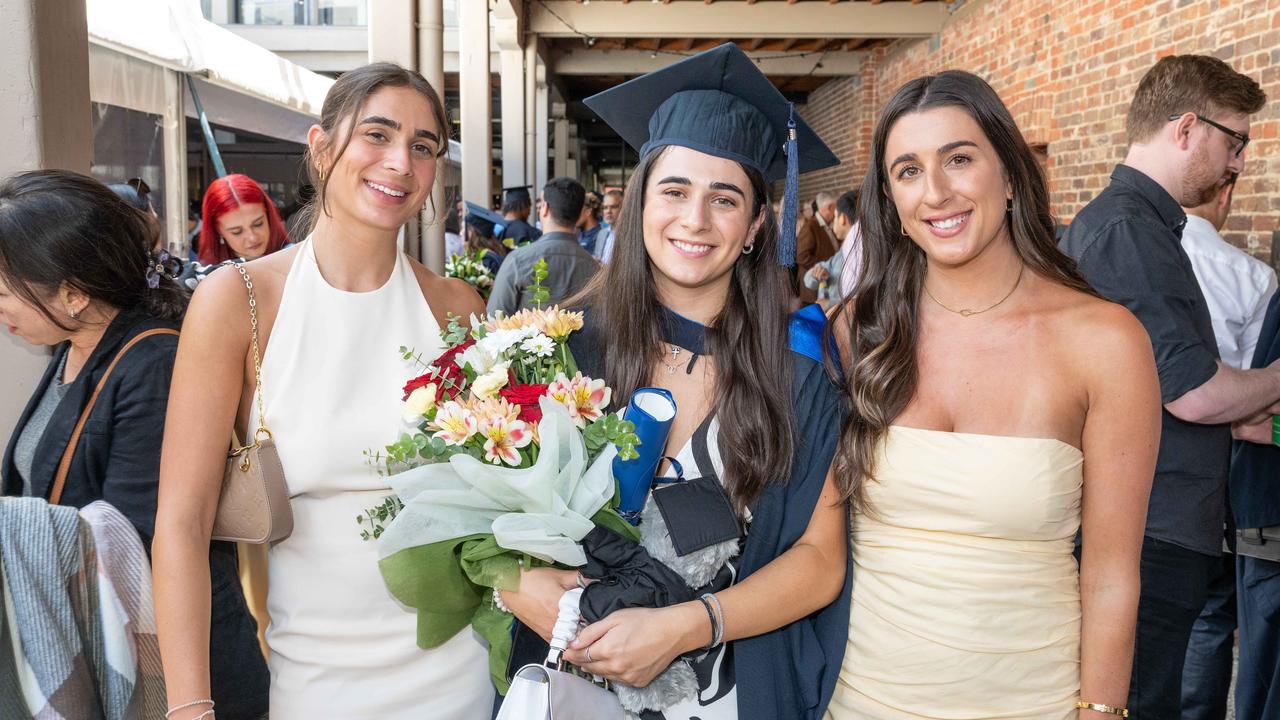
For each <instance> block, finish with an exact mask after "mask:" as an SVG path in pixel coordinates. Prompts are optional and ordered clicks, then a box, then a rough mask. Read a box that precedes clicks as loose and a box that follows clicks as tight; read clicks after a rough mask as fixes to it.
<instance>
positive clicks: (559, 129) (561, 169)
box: [551, 103, 569, 177]
mask: <svg viewBox="0 0 1280 720" xmlns="http://www.w3.org/2000/svg"><path fill="white" fill-rule="evenodd" d="M564 113H565V108H564V103H552V104H551V117H552V119H553V121H554V122H555V138H556V161H555V176H556V177H565V176H566V175H568V174H569V120H568V118H566V117H565V116H564Z"/></svg>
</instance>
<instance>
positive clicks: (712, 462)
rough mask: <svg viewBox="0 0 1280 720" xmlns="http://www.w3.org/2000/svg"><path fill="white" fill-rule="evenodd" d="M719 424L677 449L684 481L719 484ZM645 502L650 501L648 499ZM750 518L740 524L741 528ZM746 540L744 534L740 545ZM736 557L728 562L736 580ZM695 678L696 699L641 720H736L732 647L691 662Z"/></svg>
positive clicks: (707, 424)
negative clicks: (709, 479)
mask: <svg viewBox="0 0 1280 720" xmlns="http://www.w3.org/2000/svg"><path fill="white" fill-rule="evenodd" d="M719 437H720V422H719V421H718V420H717V419H716V418H715V417H714V416H711V417H708V419H707V420H705V421H703V423H702V424H701V425H699V426H698V429H697V430H695V431H694V433H693V436H692V437H690V438H689V441H688V442H686V443H685V445H684V447H683V448H681V450H680V454H679V455H677V456H676V461H677V462H678V463H680V466H681V468H682V469H683V474H684V477H685V478H686V479H692V478H699V477H712V476H714V477H715V478H716V479H717V480H721V481H722V482H723V477H724V462H723V461H722V460H721V457H720V442H719ZM649 502H650V503H652V502H653V498H652V497H650V499H649ZM749 522H750V518H749V517H748V518H747V521H746V522H744V523H743V524H744V526H746V525H747V523H749ZM745 541H746V534H745V532H744V534H743V539H742V540H741V542H745ZM736 563H737V558H736V557H735V558H734V559H733V560H731V561H730V566H731V567H732V568H733V570H734V579H735V581H736V579H737V569H736ZM691 665H692V666H693V670H694V673H695V674H696V675H697V677H698V696H697V697H696V698H694V699H692V700H689V701H685V702H681V703H677V704H676V705H673V706H671V707H669V708H667V709H666V710H664V711H662V712H645V713H643V714H641V715H640V718H641V720H737V718H738V692H737V683H736V680H735V677H734V671H733V645H732V644H730V643H725V644H723V645H720V646H719V647H716V648H714V649H712V650H711V651H709V652H708V653H707V654H705V655H703V656H702V657H700V658H698V659H696V660H694V661H693V662H692V663H691Z"/></svg>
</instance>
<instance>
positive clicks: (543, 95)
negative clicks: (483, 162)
mask: <svg viewBox="0 0 1280 720" xmlns="http://www.w3.org/2000/svg"><path fill="white" fill-rule="evenodd" d="M535 73H536V75H537V88H536V89H535V91H534V101H533V107H534V121H533V127H534V143H533V146H534V148H533V150H534V152H533V168H534V170H533V188H534V192H535V193H537V192H541V191H542V188H543V186H544V185H546V184H547V180H548V177H547V164H548V161H549V159H550V158H549V157H548V142H547V141H548V138H547V132H548V130H549V129H550V128H549V125H548V123H549V110H550V108H549V107H548V106H547V102H548V101H549V100H550V93H549V92H548V88H547V65H546V63H544V62H542V59H541V58H539V59H538V65H537V68H536V69H535Z"/></svg>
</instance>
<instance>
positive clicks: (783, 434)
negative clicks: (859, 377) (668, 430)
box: [572, 146, 795, 512]
mask: <svg viewBox="0 0 1280 720" xmlns="http://www.w3.org/2000/svg"><path fill="white" fill-rule="evenodd" d="M666 147H668V146H664V147H659V148H654V149H653V150H652V151H651V152H649V153H648V154H647V155H645V157H644V158H643V159H641V161H640V164H639V165H637V166H636V169H635V172H634V173H633V174H632V176H631V180H630V181H629V182H628V183H627V191H626V194H625V195H624V200H623V205H622V210H621V214H620V215H619V217H618V221H617V224H616V225H615V232H616V239H615V241H614V243H615V244H614V250H613V255H612V257H611V258H610V260H609V263H608V264H607V265H606V266H605V268H604V269H603V270H602V271H601V272H600V273H598V274H597V275H596V277H595V278H594V279H593V281H592V282H591V284H590V285H588V287H587V288H586V289H585V290H584V291H583V293H582V294H581V295H580V298H581V300H580V301H572V302H574V303H575V304H577V303H578V302H581V304H584V305H586V306H587V307H590V308H591V313H592V315H593V321H592V322H593V323H595V324H598V326H599V327H602V328H606V329H607V331H608V333H609V342H608V345H607V347H606V349H605V379H606V380H607V381H608V383H609V385H610V387H612V388H613V389H614V397H615V398H619V399H623V398H629V397H631V394H632V393H633V392H635V390H636V388H640V387H644V386H646V385H648V384H649V383H650V376H651V374H652V372H653V368H654V366H655V365H656V364H657V362H658V360H659V358H660V356H661V355H662V352H663V337H662V326H661V324H660V317H661V316H660V311H659V307H660V303H659V300H658V293H657V289H656V286H655V284H654V278H653V267H652V263H651V262H650V260H649V253H648V251H647V250H646V249H645V244H644V198H645V187H646V186H647V185H648V182H649V175H650V173H651V171H652V169H653V166H654V164H655V162H656V161H657V159H658V158H659V157H660V156H661V154H662V152H663V151H664V150H665V149H666ZM741 167H742V168H743V170H744V171H745V172H746V174H747V177H748V178H749V180H750V182H751V190H752V198H751V217H752V218H755V217H757V216H758V215H759V214H760V213H761V212H762V211H763V212H764V220H763V222H761V223H760V228H759V229H758V230H757V231H756V234H755V237H754V238H751V242H752V243H754V246H755V249H754V251H753V252H751V253H749V254H744V255H742V256H741V257H739V258H738V260H737V261H736V262H735V263H734V265H733V269H732V270H731V271H730V283H729V295H728V297H727V298H726V299H725V304H724V308H723V309H722V310H721V311H720V314H719V315H718V316H717V317H716V318H715V320H714V321H713V322H712V323H711V324H710V326H709V327H708V328H707V335H706V340H707V346H708V352H709V353H710V354H711V356H712V357H713V358H714V359H715V366H716V388H715V404H714V406H713V408H712V412H714V413H716V416H717V417H718V418H719V421H720V436H721V437H723V438H727V439H729V442H725V443H722V444H721V445H720V452H721V456H722V457H723V459H724V472H725V478H724V481H725V487H726V489H727V490H728V492H729V497H730V498H731V499H732V500H733V502H734V505H735V506H736V507H737V508H738V511H739V512H741V511H742V510H744V509H746V508H748V507H750V505H751V504H752V503H753V502H754V501H755V499H756V498H757V497H759V495H760V493H761V491H763V490H764V488H765V485H767V484H768V483H770V482H775V481H785V480H786V478H787V477H788V475H790V471H791V456H792V451H793V448H794V447H795V441H794V439H793V437H792V432H793V430H792V428H793V426H794V422H793V418H792V415H793V414H794V411H793V408H792V405H791V400H790V398H791V357H790V353H788V352H786V351H785V348H786V347H787V343H788V341H787V313H788V310H789V307H790V302H791V292H790V290H789V282H788V279H787V275H786V273H785V271H784V270H783V268H781V267H780V266H779V265H778V261H777V257H778V225H777V221H776V219H775V218H774V215H773V209H772V207H771V206H770V204H769V187H768V185H767V184H766V183H765V180H764V177H763V176H762V175H761V174H760V173H759V172H758V171H756V170H753V169H751V168H749V167H746V166H745V165H743V166H741Z"/></svg>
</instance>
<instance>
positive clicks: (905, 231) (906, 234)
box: [899, 226, 911, 237]
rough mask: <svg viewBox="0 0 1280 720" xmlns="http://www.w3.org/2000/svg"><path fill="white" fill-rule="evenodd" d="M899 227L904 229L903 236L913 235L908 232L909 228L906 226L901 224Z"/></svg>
mask: <svg viewBox="0 0 1280 720" xmlns="http://www.w3.org/2000/svg"><path fill="white" fill-rule="evenodd" d="M899 229H900V230H902V237H911V234H910V233H908V232H907V228H906V227H905V226H899Z"/></svg>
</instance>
